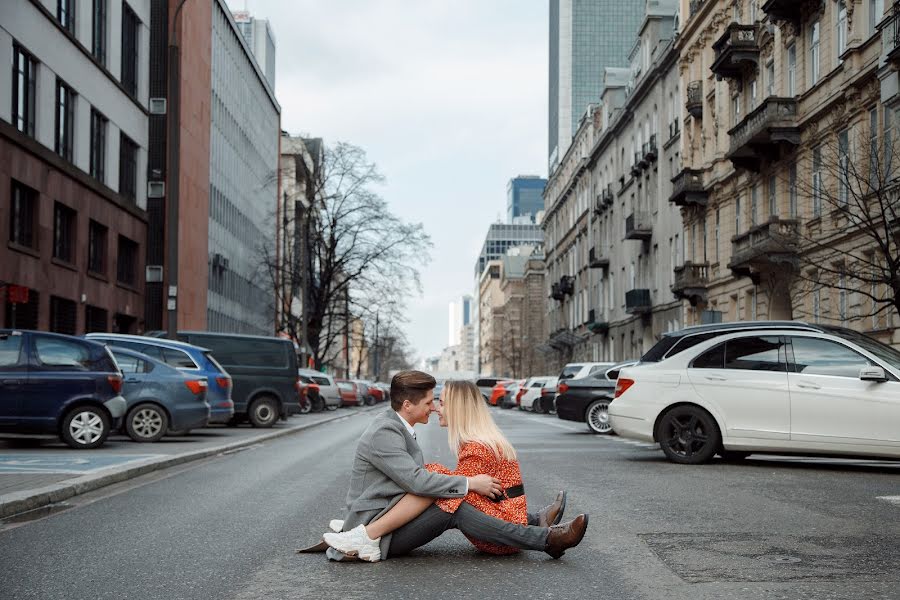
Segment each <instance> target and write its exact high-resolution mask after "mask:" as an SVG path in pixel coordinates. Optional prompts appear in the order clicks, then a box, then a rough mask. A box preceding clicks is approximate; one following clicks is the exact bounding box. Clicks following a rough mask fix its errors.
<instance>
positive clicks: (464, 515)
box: [391, 502, 550, 550]
mask: <svg viewBox="0 0 900 600" xmlns="http://www.w3.org/2000/svg"><path fill="white" fill-rule="evenodd" d="M426 512H427V511H426ZM452 516H453V519H452V524H451V526H452V527H456V528H457V529H459V530H460V531H462V532H463V533H464V534H465V535H467V536H469V537H472V538H475V539H476V540H481V541H483V542H491V543H494V544H499V545H501V546H512V547H514V548H521V549H523V550H543V549H544V548H546V546H547V535H549V533H550V529H549V528H547V527H534V526H532V525H519V524H518V523H510V522H508V521H504V520H502V519H495V518H494V517H490V516H488V515H486V514H484V513H483V512H481V511H480V510H478V509H477V508H475V507H474V506H472V505H471V504H467V503H465V502H463V503H462V504H461V505H460V506H459V508H458V509H457V510H456V512H455V513H454V514H453V515H452ZM413 523H415V521H413ZM411 524H412V523H410V525H411ZM407 527H408V526H407ZM395 535H396V534H395ZM435 537H436V536H435ZM393 545H394V544H393V542H391V548H393Z"/></svg>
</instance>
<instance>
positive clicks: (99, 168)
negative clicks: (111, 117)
mask: <svg viewBox="0 0 900 600" xmlns="http://www.w3.org/2000/svg"><path fill="white" fill-rule="evenodd" d="M108 123H109V121H108V120H107V118H106V117H104V116H103V115H102V114H100V113H99V112H97V110H95V109H93V108H92V109H91V176H92V177H94V179H96V180H97V181H99V182H100V183H106V126H107V124H108Z"/></svg>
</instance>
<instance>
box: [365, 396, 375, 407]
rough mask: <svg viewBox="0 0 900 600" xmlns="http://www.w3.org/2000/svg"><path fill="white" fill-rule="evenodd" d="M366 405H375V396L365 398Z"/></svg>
mask: <svg viewBox="0 0 900 600" xmlns="http://www.w3.org/2000/svg"><path fill="white" fill-rule="evenodd" d="M366 406H375V396H369V397H368V398H366Z"/></svg>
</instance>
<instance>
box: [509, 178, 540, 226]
mask: <svg viewBox="0 0 900 600" xmlns="http://www.w3.org/2000/svg"><path fill="white" fill-rule="evenodd" d="M546 186H547V180H546V179H541V178H540V177H538V176H537V175H519V176H518V177H516V178H514V179H510V180H509V185H507V186H506V220H507V222H509V223H512V222H513V219H515V218H516V217H524V216H530V217H531V222H532V223H534V217H535V216H536V215H537V214H538V212H540V211H542V210H544V188H545V187H546Z"/></svg>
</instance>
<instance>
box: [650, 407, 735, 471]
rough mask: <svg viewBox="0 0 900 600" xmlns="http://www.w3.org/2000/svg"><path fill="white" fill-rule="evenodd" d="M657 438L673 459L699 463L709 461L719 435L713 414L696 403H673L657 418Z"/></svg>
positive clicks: (680, 462)
mask: <svg viewBox="0 0 900 600" xmlns="http://www.w3.org/2000/svg"><path fill="white" fill-rule="evenodd" d="M656 439H657V440H659V446H660V447H661V448H662V451H663V452H664V453H665V455H666V458H668V459H669V460H671V461H672V462H676V463H679V464H683V465H699V464H703V463H705V462H708V461H709V460H710V459H711V458H712V457H713V455H714V454H715V453H716V450H717V449H718V448H719V444H721V442H722V436H721V434H720V433H719V428H718V426H717V425H716V422H715V421H714V420H713V418H712V416H711V415H710V414H709V413H708V412H706V411H705V410H703V409H702V408H700V407H699V406H691V405H683V406H676V407H675V408H672V409H670V410H669V411H668V412H666V413H665V414H664V415H663V416H662V419H660V422H659V426H658V427H657V430H656Z"/></svg>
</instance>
